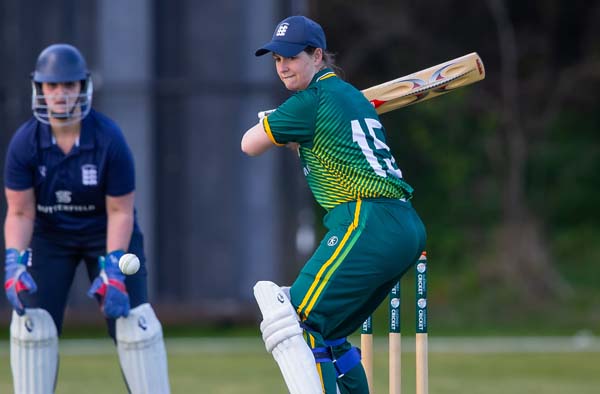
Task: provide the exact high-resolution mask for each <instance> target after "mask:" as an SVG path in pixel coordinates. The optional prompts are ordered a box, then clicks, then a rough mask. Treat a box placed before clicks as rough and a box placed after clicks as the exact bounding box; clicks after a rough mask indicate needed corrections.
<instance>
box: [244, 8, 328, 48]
mask: <svg viewBox="0 0 600 394" xmlns="http://www.w3.org/2000/svg"><path fill="white" fill-rule="evenodd" d="M308 46H311V47H314V48H323V49H326V48H327V44H326V42H325V32H324V31H323V28H322V27H321V26H320V25H319V24H318V23H317V22H315V21H313V20H312V19H309V18H307V17H305V16H290V17H288V18H285V19H284V20H282V21H281V22H280V23H279V24H278V25H277V27H276V28H275V32H274V33H273V38H271V41H270V42H268V43H266V44H265V45H263V46H262V47H261V48H259V49H258V50H257V51H256V52H255V53H254V54H255V55H256V56H262V55H264V54H266V53H269V52H273V53H276V54H278V55H281V56H283V57H292V56H296V55H297V54H299V53H300V52H302V51H303V50H304V49H305V48H306V47H308Z"/></svg>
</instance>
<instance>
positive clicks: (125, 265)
mask: <svg viewBox="0 0 600 394" xmlns="http://www.w3.org/2000/svg"><path fill="white" fill-rule="evenodd" d="M119 269H120V270H121V272H122V273H124V274H125V275H133V274H135V273H136V272H138V270H139V269H140V259H138V257H137V256H136V255H134V254H133V253H125V254H124V255H123V256H121V258H120V259H119Z"/></svg>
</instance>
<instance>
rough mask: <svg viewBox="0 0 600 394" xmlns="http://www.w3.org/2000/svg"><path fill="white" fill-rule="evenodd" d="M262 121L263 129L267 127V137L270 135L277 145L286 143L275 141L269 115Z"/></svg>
mask: <svg viewBox="0 0 600 394" xmlns="http://www.w3.org/2000/svg"><path fill="white" fill-rule="evenodd" d="M262 122H263V129H265V133H267V137H269V139H270V140H271V142H272V143H274V144H275V145H277V146H284V145H285V144H280V143H279V142H277V141H275V137H273V132H271V126H269V119H268V116H265V117H264V118H263V120H262Z"/></svg>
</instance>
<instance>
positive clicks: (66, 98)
mask: <svg viewBox="0 0 600 394" xmlns="http://www.w3.org/2000/svg"><path fill="white" fill-rule="evenodd" d="M80 92H81V82H79V81H74V82H59V83H54V82H44V83H42V94H43V95H44V98H45V100H46V104H47V105H48V113H49V114H56V115H61V114H67V113H71V111H73V107H74V106H75V105H76V104H77V100H78V98H79V93H80Z"/></svg>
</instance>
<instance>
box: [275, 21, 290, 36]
mask: <svg viewBox="0 0 600 394" xmlns="http://www.w3.org/2000/svg"><path fill="white" fill-rule="evenodd" d="M288 27H290V24H289V23H287V22H284V23H282V24H281V25H279V27H278V28H277V33H275V35H276V36H277V37H283V36H285V33H286V32H287V29H288Z"/></svg>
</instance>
